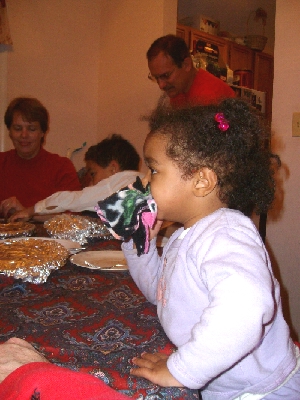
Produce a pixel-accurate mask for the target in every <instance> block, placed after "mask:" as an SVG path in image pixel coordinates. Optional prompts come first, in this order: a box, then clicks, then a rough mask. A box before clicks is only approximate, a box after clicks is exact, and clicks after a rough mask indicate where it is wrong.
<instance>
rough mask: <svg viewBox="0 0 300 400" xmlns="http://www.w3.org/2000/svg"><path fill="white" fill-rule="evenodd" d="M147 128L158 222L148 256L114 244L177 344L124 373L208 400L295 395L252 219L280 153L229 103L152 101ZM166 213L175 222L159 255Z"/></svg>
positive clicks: (286, 340) (296, 384)
mask: <svg viewBox="0 0 300 400" xmlns="http://www.w3.org/2000/svg"><path fill="white" fill-rule="evenodd" d="M149 123H150V133H149V134H148V136H147V138H146V141H145V145H144V157H145V162H146V164H147V166H148V167H149V171H150V174H151V177H150V178H149V180H151V183H150V187H151V194H152V196H153V198H154V200H155V202H156V204H157V219H158V222H157V223H156V226H155V227H154V229H153V230H152V232H151V237H152V238H153V239H152V240H151V243H150V249H149V251H148V253H147V254H143V255H141V256H140V257H138V256H137V252H136V249H134V245H133V242H132V241H129V242H125V243H123V245H122V247H123V251H124V253H125V255H126V258H127V262H128V265H129V269H130V273H131V275H132V277H133V279H134V280H135V282H136V284H137V285H138V287H139V288H140V289H141V291H142V292H143V293H144V295H145V296H146V298H147V299H148V300H149V301H150V302H152V303H154V304H156V305H157V312H158V316H159V319H160V321H161V324H162V326H163V328H164V330H165V332H166V334H167V336H168V337H169V338H170V340H171V341H172V342H173V343H174V344H175V345H176V346H177V351H175V352H174V353H172V354H171V355H169V356H167V355H166V354H161V353H156V354H148V353H145V354H142V355H141V356H140V357H136V358H134V359H133V360H132V363H133V368H132V370H131V374H132V375H135V376H140V377H144V378H147V379H149V380H150V381H152V382H154V383H156V384H159V385H161V386H186V387H188V388H192V389H200V390H201V394H202V398H203V399H204V400H225V399H226V400H227V399H241V400H242V399H243V400H244V399H247V400H250V399H252V400H254V399H255V400H258V399H268V400H276V399H289V400H292V399H293V400H296V399H300V372H299V364H300V361H299V360H300V359H299V350H298V348H297V347H296V346H295V345H294V343H293V341H292V339H291V338H290V333H289V328H288V326H287V324H286V322H285V320H284V318H283V315H282V309H281V301H280V288H279V284H278V282H277V280H276V278H275V277H274V275H273V272H272V268H271V264H270V260H269V256H268V253H267V251H266V248H265V246H264V244H263V241H262V239H261V237H260V235H259V233H258V231H257V229H256V227H255V225H254V224H253V222H252V221H251V219H250V218H249V216H250V215H251V214H252V213H253V212H257V213H265V212H266V211H267V210H268V209H269V207H270V206H271V204H272V201H273V198H274V194H275V182H274V178H273V175H274V171H275V168H276V163H277V164H278V161H279V159H278V158H276V157H275V156H273V155H272V154H270V151H269V149H268V147H267V146H266V140H267V139H268V137H267V132H266V130H264V128H263V127H262V126H261V124H260V123H259V120H258V118H257V117H256V116H255V115H254V114H253V113H252V112H251V111H250V110H249V108H248V106H247V105H246V104H245V103H243V102H241V101H240V100H237V99H227V100H224V101H223V102H222V103H220V104H219V105H215V106H205V107H203V106H202V107H192V108H189V109H181V110H170V109H160V108H158V109H156V110H155V112H154V113H153V114H152V115H151V116H150V117H149ZM276 161H277V162H276ZM162 220H168V221H176V222H179V223H181V224H182V225H183V227H182V228H180V229H179V230H177V231H176V232H175V233H174V234H173V235H172V236H171V238H170V239H169V241H168V243H167V244H166V245H165V247H164V249H163V254H162V256H160V255H159V253H158V251H157V247H156V238H155V236H156V234H157V232H158V230H159V227H160V222H159V221H162Z"/></svg>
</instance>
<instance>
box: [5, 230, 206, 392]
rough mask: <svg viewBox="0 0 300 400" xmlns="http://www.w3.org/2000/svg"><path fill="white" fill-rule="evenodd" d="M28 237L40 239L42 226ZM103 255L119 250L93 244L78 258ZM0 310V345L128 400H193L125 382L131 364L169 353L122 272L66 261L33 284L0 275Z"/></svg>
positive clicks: (108, 242) (149, 308) (152, 311)
mask: <svg viewBox="0 0 300 400" xmlns="http://www.w3.org/2000/svg"><path fill="white" fill-rule="evenodd" d="M34 236H37V237H41V236H42V237H47V236H48V234H47V232H46V231H45V229H44V228H43V224H42V223H36V231H35V233H34ZM111 250H114V251H115V250H121V242H120V241H119V240H116V239H113V238H109V239H108V238H104V239H103V238H98V239H95V240H91V241H89V242H88V244H87V245H86V246H85V249H84V250H82V251H111ZM0 310H1V311H0V312H1V319H0V342H1V343H3V342H5V341H6V340H7V339H9V338H11V337H19V338H22V339H25V340H27V341H28V342H30V343H31V344H32V345H33V346H34V347H35V348H36V349H37V350H38V351H39V352H41V353H42V354H43V355H44V356H45V357H46V358H47V359H48V360H49V361H50V362H52V363H54V364H56V365H58V366H62V367H65V368H69V369H71V370H74V371H81V372H86V373H87V374H92V375H94V376H95V377H97V378H98V379H101V380H103V381H104V382H105V383H106V384H107V385H109V386H111V387H112V388H113V389H115V390H117V391H120V392H122V393H123V394H126V395H127V396H129V397H131V398H133V399H139V400H150V399H151V400H154V399H186V400H190V399H199V393H198V390H191V389H188V388H176V387H160V386H158V385H156V384H153V383H151V382H150V381H148V380H146V379H144V378H139V377H135V376H133V375H130V369H131V368H132V367H133V364H132V358H133V357H136V356H140V355H141V354H142V353H143V352H148V353H154V352H163V353H165V354H171V353H172V352H174V351H176V348H175V346H174V345H173V344H172V343H171V342H170V340H169V339H168V337H167V336H166V334H165V333H164V330H163V328H162V326H161V324H160V322H159V319H158V317H157V312H156V306H155V305H153V304H151V303H150V302H148V301H147V300H146V298H145V297H144V295H143V294H142V293H141V291H140V290H139V289H138V287H137V286H136V284H135V283H134V281H133V279H132V278H131V276H130V273H129V271H128V270H121V271H115V270H114V271H112V270H111V271H110V270H107V271H103V270H101V269H90V268H85V267H82V266H78V265H76V264H74V263H72V262H71V259H70V257H69V258H68V259H67V261H66V263H65V265H63V266H62V267H60V268H59V269H56V270H53V271H51V274H50V276H49V277H48V279H47V280H46V282H44V283H41V284H34V283H30V282H24V280H21V279H15V278H13V277H11V276H10V277H9V276H7V275H4V274H0Z"/></svg>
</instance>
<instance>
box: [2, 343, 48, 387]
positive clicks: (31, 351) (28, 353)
mask: <svg viewBox="0 0 300 400" xmlns="http://www.w3.org/2000/svg"><path fill="white" fill-rule="evenodd" d="M31 362H49V361H48V360H47V359H46V358H45V357H44V356H42V355H41V354H40V353H39V352H38V351H37V350H35V348H34V347H33V346H31V344H30V343H28V342H26V341H25V340H23V339H19V338H11V339H9V340H7V342H5V343H3V344H0V382H2V381H3V380H4V379H5V378H6V377H7V376H8V375H9V374H11V373H12V372H13V371H14V370H16V369H17V368H19V367H21V366H22V365H25V364H29V363H31Z"/></svg>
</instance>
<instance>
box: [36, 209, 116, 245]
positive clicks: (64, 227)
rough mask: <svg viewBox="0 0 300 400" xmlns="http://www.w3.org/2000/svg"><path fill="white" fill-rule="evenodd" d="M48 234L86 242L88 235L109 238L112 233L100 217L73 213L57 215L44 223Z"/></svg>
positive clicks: (57, 237) (81, 242)
mask: <svg viewBox="0 0 300 400" xmlns="http://www.w3.org/2000/svg"><path fill="white" fill-rule="evenodd" d="M44 226H45V228H46V230H47V232H48V234H49V235H50V236H51V237H53V238H56V239H68V240H73V241H76V242H79V243H80V244H84V243H86V242H87V238H88V237H92V236H94V237H95V236H97V237H99V238H101V237H102V238H104V239H109V238H110V237H111V234H110V233H109V231H108V229H107V228H106V227H105V226H104V224H103V223H102V222H101V221H100V219H95V218H89V217H83V216H80V215H73V214H61V215H57V216H55V217H53V218H51V219H49V220H48V221H46V222H45V223H44Z"/></svg>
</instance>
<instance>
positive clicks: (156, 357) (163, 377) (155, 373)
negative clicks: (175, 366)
mask: <svg viewBox="0 0 300 400" xmlns="http://www.w3.org/2000/svg"><path fill="white" fill-rule="evenodd" d="M168 358H169V356H168V355H166V354H163V353H155V354H149V353H144V354H142V355H141V357H135V358H133V359H132V363H133V364H134V365H136V366H137V367H138V368H132V369H131V371H130V374H131V375H135V376H139V377H141V378H146V379H148V380H149V381H150V382H153V383H155V384H156V385H160V386H163V387H171V386H176V387H183V385H182V384H181V383H180V382H178V381H177V379H175V378H174V376H173V375H171V373H170V372H169V370H168V367H167V360H168Z"/></svg>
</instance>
